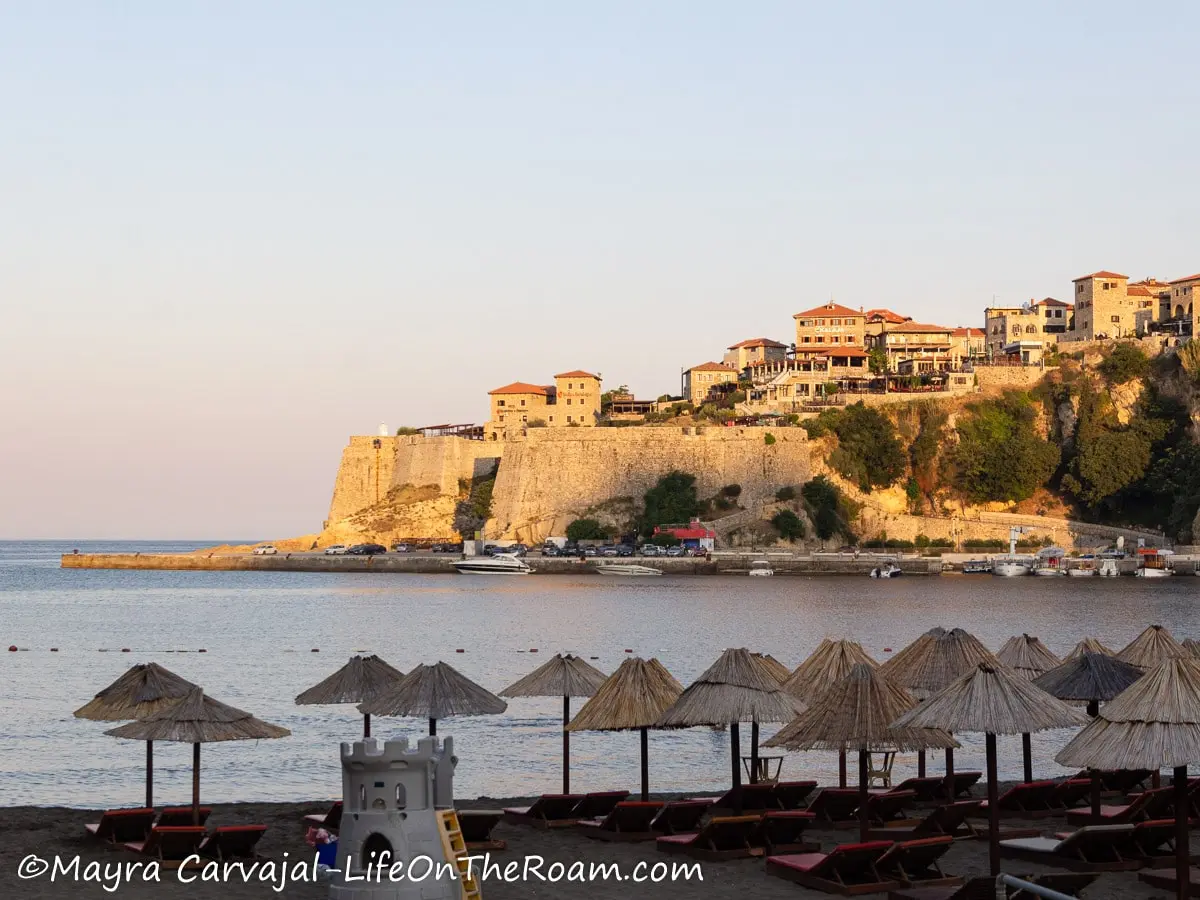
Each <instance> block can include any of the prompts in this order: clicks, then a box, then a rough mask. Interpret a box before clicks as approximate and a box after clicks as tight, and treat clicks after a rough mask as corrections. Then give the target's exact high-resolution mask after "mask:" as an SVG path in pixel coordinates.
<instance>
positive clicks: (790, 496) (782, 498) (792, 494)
mask: <svg viewBox="0 0 1200 900" xmlns="http://www.w3.org/2000/svg"><path fill="white" fill-rule="evenodd" d="M775 499H776V500H778V501H779V502H780V503H787V502H788V501H790V500H795V499H796V489H795V488H794V487H792V486H791V485H790V484H785V485H784V486H783V487H781V488H780V489H779V490H777V491H776V492H775Z"/></svg>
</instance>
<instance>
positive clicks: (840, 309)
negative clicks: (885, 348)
mask: <svg viewBox="0 0 1200 900" xmlns="http://www.w3.org/2000/svg"><path fill="white" fill-rule="evenodd" d="M807 316H857V317H858V318H860V319H863V318H866V314H865V313H864V312H863V311H862V310H858V309H850V307H848V306H839V305H838V304H837V303H834V302H833V301H832V300H830V301H829V302H828V303H826V304H824V305H822V306H814V307H813V308H812V309H806V310H805V311H804V312H798V313H796V314H795V315H794V316H792V318H793V319H801V318H805V317H807Z"/></svg>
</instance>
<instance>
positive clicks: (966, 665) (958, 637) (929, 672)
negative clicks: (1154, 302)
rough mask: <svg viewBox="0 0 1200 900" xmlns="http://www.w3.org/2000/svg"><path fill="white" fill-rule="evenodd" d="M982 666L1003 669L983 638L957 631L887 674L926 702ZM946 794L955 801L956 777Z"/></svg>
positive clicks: (950, 761)
mask: <svg viewBox="0 0 1200 900" xmlns="http://www.w3.org/2000/svg"><path fill="white" fill-rule="evenodd" d="M893 662H895V661H894V660H893ZM980 663H987V664H989V665H996V666H998V665H1001V663H1000V661H999V660H998V659H996V657H995V656H993V655H992V652H991V651H990V650H988V648H987V647H985V646H983V643H982V642H981V641H980V640H979V638H977V637H975V636H974V635H973V634H971V633H970V632H967V631H963V630H962V629H961V628H953V629H951V630H950V631H946V632H943V633H942V634H940V635H935V636H933V640H931V641H929V642H928V643H927V644H925V645H924V647H923V649H922V650H921V652H920V653H919V654H914V655H913V656H912V657H911V658H910V659H909V660H908V661H907V662H906V663H905V665H904V666H903V667H897V668H895V669H890V670H889V671H887V672H885V673H884V674H885V675H886V676H887V677H888V678H890V679H891V680H892V681H894V682H896V684H898V685H900V686H901V687H904V688H907V689H908V690H909V691H910V692H911V693H912V695H913V696H914V697H916V698H917V699H918V700H925V699H927V698H929V697H932V696H934V695H935V694H937V693H939V692H941V691H943V690H945V689H946V688H947V687H949V686H950V685H951V684H953V683H954V682H955V681H956V680H957V679H958V678H961V677H962V676H963V675H965V674H966V673H967V672H970V671H973V670H974V668H975V667H976V666H977V665H979V664H980ZM946 775H947V776H953V775H954V750H953V748H947V749H946ZM946 790H947V794H948V799H950V800H951V801H953V800H954V785H953V778H952V777H947V779H946Z"/></svg>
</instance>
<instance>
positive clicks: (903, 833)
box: [870, 800, 983, 841]
mask: <svg viewBox="0 0 1200 900" xmlns="http://www.w3.org/2000/svg"><path fill="white" fill-rule="evenodd" d="M982 805H983V801H982V800H958V801H956V802H954V803H943V804H942V805H941V806H938V807H935V808H934V809H932V810H930V811H929V813H928V815H926V816H925V818H923V819H921V820H919V821H918V822H916V824H906V823H889V824H887V825H885V826H884V827H882V828H872V829H871V832H870V838H871V840H873V841H910V840H915V839H917V838H925V837H939V836H942V835H945V836H948V837H951V838H954V839H956V840H966V839H969V838H973V837H975V835H976V830H975V827H974V826H973V825H971V823H970V822H968V821H967V819H968V817H970V816H977V815H979V809H980V807H981V806H982Z"/></svg>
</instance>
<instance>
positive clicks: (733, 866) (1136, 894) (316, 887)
mask: <svg viewBox="0 0 1200 900" xmlns="http://www.w3.org/2000/svg"><path fill="white" fill-rule="evenodd" d="M529 802H531V801H530V800H529V798H524V799H519V798H518V799H508V800H497V799H492V798H482V799H479V800H475V801H460V802H459V804H458V805H459V808H461V809H494V808H500V807H502V806H521V805H528V803H529ZM328 807H329V802H328V801H315V802H312V803H247V804H232V805H220V804H214V805H213V814H212V817H211V819H210V820H209V825H210V826H211V825H241V824H263V825H266V826H268V828H267V832H266V834H265V835H264V837H263V839H262V841H261V843H260V844H259V851H260V853H261V854H262V855H263V856H264V857H266V858H267V859H271V860H276V861H285V860H287V861H290V862H294V861H295V860H297V859H298V858H302V859H306V860H311V859H312V850H311V848H310V847H309V846H308V845H307V844H306V843H305V841H304V835H305V830H306V829H305V826H304V825H303V824H302V818H303V816H305V815H307V814H309V813H320V812H324V811H326V810H327V809H328ZM97 818H98V814H97V813H96V812H95V811H94V810H76V809H65V808H42V807H10V808H3V809H0V834H2V835H3V842H2V844H0V846H2V848H3V849H2V850H0V897H5V898H8V897H12V898H29V900H40V898H49V897H81V898H101V897H113V896H115V897H126V898H134V900H141V898H147V900H148V898H198V900H207V898H214V900H215V898H220V900H250V898H269V897H285V898H297V900H314V898H322V900H323V898H325V897H326V896H327V893H328V887H327V885H326V884H325V883H316V884H313V883H308V884H290V885H288V886H287V887H286V888H285V889H284V890H283V891H281V892H277V891H275V890H273V889H272V887H271V885H269V884H266V883H258V882H255V883H250V884H243V883H240V882H226V883H209V884H201V883H194V884H181V883H179V882H178V881H177V879H176V875H175V873H173V872H171V871H169V870H165V869H164V870H163V872H162V876H161V881H160V882H159V883H146V882H143V881H140V880H137V879H135V880H134V881H133V882H131V883H127V884H123V885H121V887H120V888H119V889H118V890H116V891H115V892H109V891H105V890H104V889H103V887H102V886H101V885H99V884H95V883H90V884H81V883H77V882H74V881H70V880H68V881H63V880H62V878H61V877H60V878H59V880H58V881H57V882H56V883H52V882H51V881H50V879H49V877H48V876H47V877H42V878H38V879H32V880H22V879H20V878H18V876H17V868H18V865H19V864H20V862H21V861H22V859H24V858H25V857H26V856H27V855H29V854H36V855H38V856H40V857H43V858H49V857H52V856H54V855H58V856H60V857H64V858H67V857H74V856H76V855H78V856H80V857H81V860H82V865H83V866H86V865H87V863H88V862H93V861H94V862H98V863H99V864H100V865H102V866H103V865H106V864H107V865H110V866H111V865H113V864H115V863H118V862H134V861H136V860H138V859H139V857H137V856H135V855H133V854H131V853H126V852H124V851H109V850H105V849H104V848H103V847H101V846H100V845H99V843H98V842H97V841H96V840H95V839H93V838H91V837H89V836H88V835H86V834H85V832H84V827H83V826H84V824H85V823H87V822H94V821H96V820H97ZM1032 824H1033V825H1034V826H1035V827H1038V828H1041V829H1042V831H1043V833H1044V834H1047V835H1049V834H1052V833H1053V832H1055V831H1060V830H1063V829H1064V828H1065V827H1066V823H1065V819H1064V818H1063V817H1054V818H1049V819H1040V820H1036V821H1034V822H1033V823H1032ZM809 835H810V837H811V839H812V840H814V841H819V842H820V843H821V845H822V849H824V850H828V849H830V848H831V847H832V846H834V845H835V844H837V843H847V842H852V841H854V840H856V832H855V831H854V830H845V829H843V830H833V829H813V830H811V831H810V832H809ZM495 836H496V837H497V838H501V839H503V840H506V841H507V842H508V849H507V850H505V851H500V852H496V853H494V854H493V857H492V858H493V861H495V862H500V863H501V864H503V863H505V862H507V861H508V860H520V859H522V858H523V857H524V856H526V855H539V856H542V857H545V859H546V861H547V865H549V863H550V862H553V861H560V862H563V863H565V864H568V865H569V864H570V863H572V862H575V861H577V860H581V861H584V862H585V863H591V862H597V863H608V862H613V863H617V864H619V865H621V866H622V867H623V869H624V871H626V872H630V871H632V870H633V867H634V866H635V865H636V864H637V863H638V862H640V861H642V860H646V861H648V862H649V863H655V862H660V861H664V860H665V861H668V862H671V861H676V860H684V861H686V858H683V857H675V856H667V855H666V854H663V853H659V852H658V851H656V850H655V848H654V845H653V843H646V844H609V843H604V842H600V841H592V840H588V839H587V838H585V837H583V836H582V835H580V834H579V833H578V832H577V831H575V830H574V829H561V830H555V831H548V832H547V831H535V830H533V829H530V828H520V827H513V826H509V825H506V824H504V823H501V824H500V825H499V826H498V828H497V829H496V833H495ZM1192 850H1193V852H1194V853H1195V852H1200V842H1198V841H1197V840H1196V839H1195V838H1193V845H1192ZM285 854H287V856H285ZM700 865H701V867H702V872H703V877H704V880H703V882H702V883H700V882H696V881H693V882H678V883H663V884H633V883H629V882H622V883H616V882H591V883H557V884H550V883H539V882H536V881H527V882H517V883H503V882H499V881H488V882H485V883H484V885H483V895H484V897H486V898H488V900H524V898H544V900H582V898H589V900H593V898H594V900H624V898H640V897H646V898H660V897H661V898H664V900H671V898H679V900H683V898H689V900H696V898H711V900H815V898H818V897H827V896H829V895H827V894H822V893H820V892H817V891H812V890H809V889H806V888H802V887H799V886H797V885H794V884H791V883H790V882H786V881H783V880H782V879H779V878H774V877H770V876H768V875H767V874H766V872H765V866H764V863H763V861H762V860H761V859H747V860H738V861H734V862H725V863H701V864H700ZM943 868H944V869H945V871H946V872H947V873H948V874H953V875H963V876H967V877H970V876H978V875H983V874H986V871H987V844H986V843H984V842H982V841H960V842H957V843H956V844H955V845H954V847H953V848H952V849H951V850H950V852H949V853H948V854H947V855H946V856H945V857H944V858H943ZM1004 871H1006V872H1009V873H1011V874H1014V875H1021V874H1032V873H1037V872H1052V871H1061V870H1057V869H1053V868H1050V867H1044V866H1038V865H1035V864H1031V863H1019V862H1009V861H1005V862H1004ZM872 896H884V895H882V894H876V895H872ZM1081 896H1082V897H1084V898H1086V900H1100V898H1104V900H1151V898H1165V897H1166V894H1165V893H1164V892H1163V891H1160V890H1156V889H1153V888H1150V887H1148V886H1146V885H1144V884H1142V883H1141V882H1139V881H1138V880H1137V876H1136V873H1131V872H1123V873H1115V874H1108V875H1104V876H1101V877H1100V878H1099V879H1098V880H1097V881H1096V882H1094V883H1093V885H1092V886H1091V887H1090V888H1088V889H1087V891H1085V892H1084V893H1083V894H1082V895H1081Z"/></svg>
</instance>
